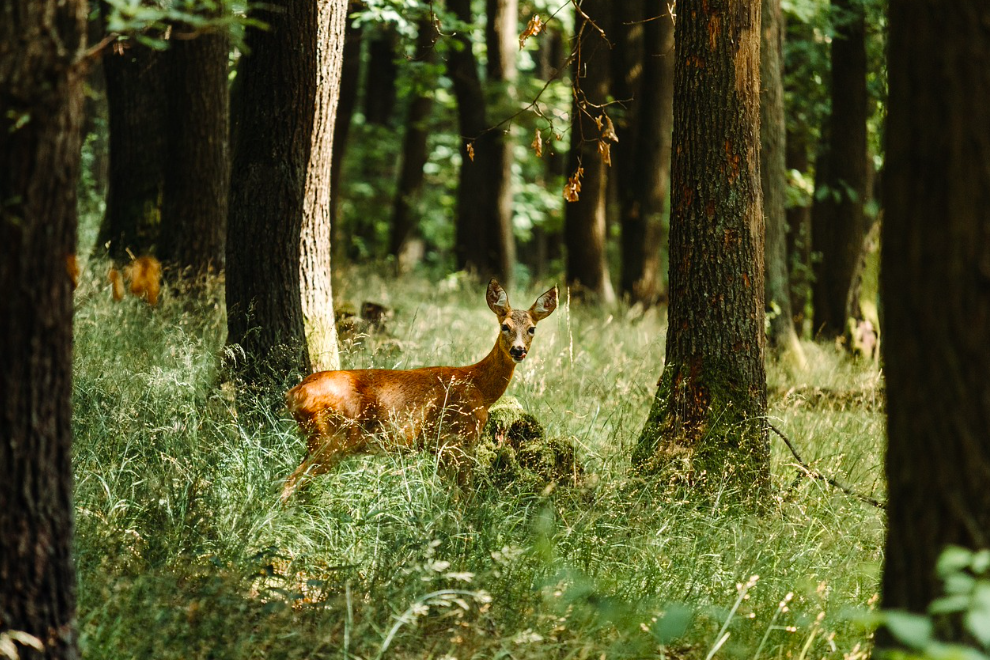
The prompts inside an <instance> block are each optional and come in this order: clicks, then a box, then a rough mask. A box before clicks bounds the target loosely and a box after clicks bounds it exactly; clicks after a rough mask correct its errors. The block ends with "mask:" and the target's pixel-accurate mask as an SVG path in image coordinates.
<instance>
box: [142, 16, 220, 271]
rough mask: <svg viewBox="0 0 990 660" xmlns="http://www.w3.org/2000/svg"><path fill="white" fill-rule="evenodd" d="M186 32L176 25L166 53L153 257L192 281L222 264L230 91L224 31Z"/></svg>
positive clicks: (186, 27) (186, 30)
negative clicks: (164, 140)
mask: <svg viewBox="0 0 990 660" xmlns="http://www.w3.org/2000/svg"><path fill="white" fill-rule="evenodd" d="M191 32H192V29H191V28H190V27H188V26H182V25H176V26H174V27H173V31H172V38H171V39H170V48H169V50H168V51H167V53H166V56H167V58H168V90H167V95H168V120H167V126H168V138H169V139H168V147H167V151H166V154H167V162H166V166H165V192H164V201H163V204H162V224H161V241H160V245H159V251H158V256H159V258H160V259H161V261H162V262H164V263H165V264H166V265H167V266H170V267H171V268H172V269H174V270H175V271H178V272H183V273H185V274H186V275H189V276H192V277H193V278H195V277H197V276H199V275H203V274H205V273H209V272H219V271H220V270H222V269H223V263H224V245H225V241H226V238H227V232H226V230H227V190H228V186H229V184H230V159H229V154H228V149H227V138H228V133H229V131H230V127H229V114H230V94H229V87H228V82H227V55H228V49H229V39H228V37H227V35H226V34H225V33H223V32H208V33H204V34H200V35H192V34H189V33H191ZM191 36H195V38H188V37H191Z"/></svg>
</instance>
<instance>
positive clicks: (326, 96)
mask: <svg viewBox="0 0 990 660" xmlns="http://www.w3.org/2000/svg"><path fill="white" fill-rule="evenodd" d="M316 7H317V15H316V35H315V36H316V42H315V48H316V62H315V63H314V66H315V69H314V71H313V75H314V79H313V83H312V84H314V85H315V92H316V99H315V108H314V110H312V111H311V112H314V113H315V119H314V126H313V135H312V143H311V146H310V149H309V163H308V165H307V167H306V189H305V199H304V201H303V222H302V235H301V243H300V261H299V279H300V282H301V285H302V311H303V319H304V321H305V323H306V339H307V341H308V343H309V355H310V359H311V360H312V366H313V370H314V371H326V370H330V369H338V368H340V354H339V352H338V347H337V325H336V323H335V319H334V311H333V288H332V286H331V282H330V206H331V204H332V203H333V200H331V199H330V167H331V164H332V162H333V133H334V131H333V128H334V120H335V119H336V113H337V99H338V97H339V95H340V75H341V70H342V67H343V54H344V31H345V28H346V22H347V0H320V1H319V2H317V3H316Z"/></svg>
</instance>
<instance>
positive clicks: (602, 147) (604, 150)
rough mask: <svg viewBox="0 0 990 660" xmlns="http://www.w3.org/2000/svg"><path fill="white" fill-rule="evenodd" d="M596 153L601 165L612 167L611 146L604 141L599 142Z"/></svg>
mask: <svg viewBox="0 0 990 660" xmlns="http://www.w3.org/2000/svg"><path fill="white" fill-rule="evenodd" d="M598 153H599V154H601V156H602V162H603V163H605V164H606V165H609V166H611V165H612V145H610V144H609V143H608V142H606V141H605V140H599V141H598Z"/></svg>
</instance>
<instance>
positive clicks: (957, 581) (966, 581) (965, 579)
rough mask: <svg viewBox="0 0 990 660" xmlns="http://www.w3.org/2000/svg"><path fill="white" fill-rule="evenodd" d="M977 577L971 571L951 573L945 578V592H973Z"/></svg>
mask: <svg viewBox="0 0 990 660" xmlns="http://www.w3.org/2000/svg"><path fill="white" fill-rule="evenodd" d="M975 585H976V578H974V577H973V576H972V575H970V574H969V573H951V574H949V575H948V576H946V578H945V593H947V594H952V595H960V594H965V595H967V596H968V595H969V594H971V593H973V587H974V586H975Z"/></svg>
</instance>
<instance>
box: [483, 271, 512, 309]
mask: <svg viewBox="0 0 990 660" xmlns="http://www.w3.org/2000/svg"><path fill="white" fill-rule="evenodd" d="M485 299H486V300H488V307H489V308H491V310H492V311H493V312H495V313H496V314H498V315H499V316H508V314H509V312H511V311H512V308H511V307H509V296H508V295H507V294H506V293H505V291H504V290H503V289H502V287H501V286H499V283H498V280H496V279H495V278H494V277H493V278H492V281H491V282H489V283H488V293H487V295H486V296H485Z"/></svg>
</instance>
